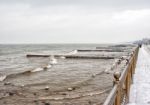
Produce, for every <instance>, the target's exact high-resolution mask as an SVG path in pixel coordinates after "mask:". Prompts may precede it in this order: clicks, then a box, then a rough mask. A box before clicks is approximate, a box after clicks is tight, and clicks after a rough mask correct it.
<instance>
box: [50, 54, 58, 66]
mask: <svg viewBox="0 0 150 105" xmlns="http://www.w3.org/2000/svg"><path fill="white" fill-rule="evenodd" d="M49 63H50V64H52V65H53V64H57V63H58V62H57V59H56V58H55V57H54V56H51V57H50V61H49Z"/></svg>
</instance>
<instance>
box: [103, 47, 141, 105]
mask: <svg viewBox="0 0 150 105" xmlns="http://www.w3.org/2000/svg"><path fill="white" fill-rule="evenodd" d="M138 52H139V46H138V47H136V49H135V50H134V51H133V52H132V54H131V57H130V58H129V60H128V62H127V63H128V64H127V66H126V67H125V68H124V69H123V71H122V72H121V73H120V72H115V73H114V86H113V88H112V90H111V91H110V94H109V95H108V97H107V98H106V100H105V102H104V104H103V105H121V104H122V103H123V102H125V103H128V101H129V93H130V86H131V83H132V79H133V74H134V73H135V66H136V62H137V57H138Z"/></svg>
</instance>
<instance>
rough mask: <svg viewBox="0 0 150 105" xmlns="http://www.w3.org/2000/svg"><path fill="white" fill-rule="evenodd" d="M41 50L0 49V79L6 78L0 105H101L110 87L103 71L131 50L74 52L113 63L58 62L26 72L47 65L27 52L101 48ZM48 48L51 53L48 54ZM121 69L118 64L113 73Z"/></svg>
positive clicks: (0, 88) (0, 90)
mask: <svg viewBox="0 0 150 105" xmlns="http://www.w3.org/2000/svg"><path fill="white" fill-rule="evenodd" d="M45 46H46V47H45ZM45 46H44V45H42V46H33V45H32V46H30V45H28V46H27V45H24V46H19V47H18V46H17V47H16V46H13V47H14V48H15V49H16V50H13V49H11V48H10V47H9V46H4V45H3V46H1V48H2V49H5V51H7V50H8V51H7V53H8V54H6V53H5V52H3V51H1V52H0V53H1V56H0V58H1V61H0V62H1V65H0V66H1V69H0V75H7V78H6V79H4V80H3V81H1V82H0V105H94V104H95V105H101V104H103V102H104V100H105V99H106V97H107V96H108V94H109V92H110V90H111V88H112V86H113V82H112V81H113V70H112V71H111V72H109V73H108V72H105V71H106V70H110V68H111V67H112V65H113V64H114V62H115V61H116V60H117V59H118V58H119V57H122V56H129V55H130V53H131V51H132V50H133V48H134V46H129V45H128V46H127V47H126V49H127V48H128V49H129V50H127V51H125V52H78V53H76V54H75V55H87V56H114V57H115V58H116V59H65V58H58V59H57V63H56V64H53V65H51V67H50V68H48V69H46V70H39V71H37V72H26V71H30V70H31V71H32V70H34V69H36V68H41V67H43V66H45V65H48V64H49V58H26V57H25V54H26V53H27V52H28V51H30V52H32V53H34V52H36V53H37V52H39V53H40V54H41V53H45V52H46V53H53V54H55V53H66V52H69V51H72V50H75V49H79V48H80V49H94V48H96V47H97V46H103V45H93V46H91V45H89V46H88V47H87V45H78V46H77V45H75V46H73V45H72V46H70V45H69V47H65V45H63V46H62V45H61V46H59V45H55V46H54V45H53V46H52V45H45ZM66 46H67V45H66ZM29 47H30V48H29ZM39 47H40V48H39ZM6 48H7V50H6ZM21 48H23V49H21ZM49 48H53V49H51V50H50V51H49ZM117 48H118V47H117ZM41 49H42V50H43V52H42V51H41ZM122 49H123V48H122ZM26 50H27V52H26ZM124 66H125V63H124V61H122V63H121V64H120V65H119V66H118V67H117V68H115V70H117V69H118V70H121V69H122V68H123V67H124Z"/></svg>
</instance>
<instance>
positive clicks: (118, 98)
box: [114, 72, 121, 105]
mask: <svg viewBox="0 0 150 105" xmlns="http://www.w3.org/2000/svg"><path fill="white" fill-rule="evenodd" d="M120 76H121V73H120V72H115V73H114V79H115V81H114V83H115V84H117V85H118V89H117V94H116V99H115V103H114V105H121V87H120V83H119V78H120Z"/></svg>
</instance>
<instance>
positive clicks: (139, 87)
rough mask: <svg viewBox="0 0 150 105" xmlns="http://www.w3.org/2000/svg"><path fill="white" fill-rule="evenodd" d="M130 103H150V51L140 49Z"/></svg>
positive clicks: (148, 104)
mask: <svg viewBox="0 0 150 105" xmlns="http://www.w3.org/2000/svg"><path fill="white" fill-rule="evenodd" d="M128 105H150V52H147V50H145V48H144V47H142V48H141V49H140V50H139V55H138V61H137V65H136V70H135V74H134V78H133V84H132V85H131V90H130V100H129V104H128Z"/></svg>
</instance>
